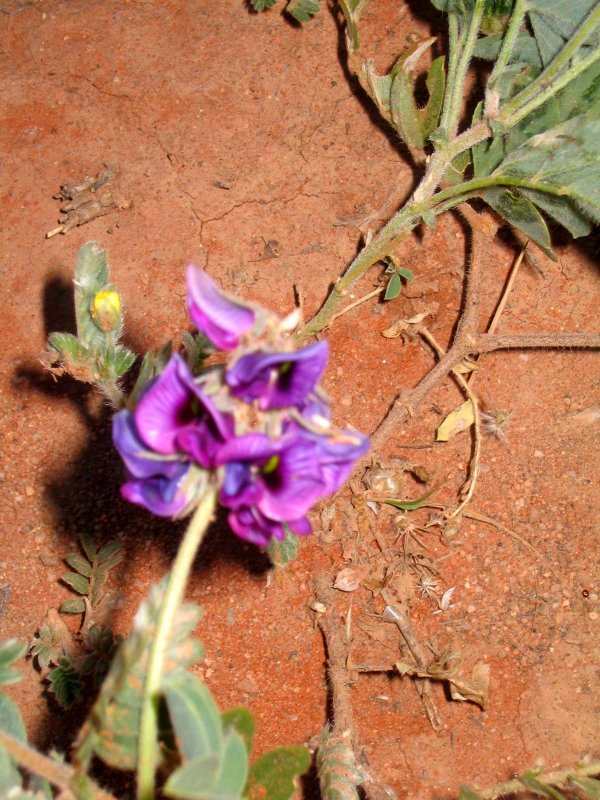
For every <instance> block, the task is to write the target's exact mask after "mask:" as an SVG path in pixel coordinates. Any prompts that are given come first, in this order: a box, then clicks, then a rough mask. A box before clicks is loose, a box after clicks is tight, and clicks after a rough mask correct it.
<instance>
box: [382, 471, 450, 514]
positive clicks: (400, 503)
mask: <svg viewBox="0 0 600 800" xmlns="http://www.w3.org/2000/svg"><path fill="white" fill-rule="evenodd" d="M444 483H446V478H444V480H443V481H440V482H439V483H436V485H435V486H433V487H432V488H431V489H430V490H429V491H428V492H426V493H425V494H424V495H422V496H421V497H419V498H417V499H416V500H384V501H383V502H384V503H385V504H386V505H388V506H393V507H394V508H399V509H400V510H401V511H416V510H417V508H421V506H422V505H423V503H424V502H425V501H426V500H428V499H429V498H430V497H431V495H432V494H435V492H437V490H438V489H439V488H440V487H441V486H443V485H444Z"/></svg>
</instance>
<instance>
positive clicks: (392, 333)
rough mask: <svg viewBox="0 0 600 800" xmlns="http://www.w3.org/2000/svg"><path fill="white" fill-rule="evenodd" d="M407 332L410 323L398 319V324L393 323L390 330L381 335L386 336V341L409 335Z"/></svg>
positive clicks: (382, 332) (387, 329)
mask: <svg viewBox="0 0 600 800" xmlns="http://www.w3.org/2000/svg"><path fill="white" fill-rule="evenodd" d="M407 331H408V323H407V322H406V321H405V320H403V319H398V320H396V322H393V323H392V324H391V325H390V327H389V328H386V329H385V330H384V331H381V335H382V336H385V338H386V339H397V338H398V336H402V334H405V333H407Z"/></svg>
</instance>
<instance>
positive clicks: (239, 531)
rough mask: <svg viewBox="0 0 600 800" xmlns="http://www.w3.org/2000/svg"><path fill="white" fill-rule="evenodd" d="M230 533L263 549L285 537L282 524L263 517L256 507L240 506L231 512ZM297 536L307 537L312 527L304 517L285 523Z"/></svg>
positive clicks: (229, 518)
mask: <svg viewBox="0 0 600 800" xmlns="http://www.w3.org/2000/svg"><path fill="white" fill-rule="evenodd" d="M228 521H229V524H230V526H231V529H232V531H233V532H234V533H235V534H236V536H239V537H240V539H244V540H245V541H247V542H251V543H252V544H257V545H260V546H261V547H265V546H266V545H268V544H269V542H270V541H271V539H279V540H282V539H283V538H284V537H285V531H284V527H283V523H281V522H277V521H276V520H272V519H269V518H268V517H265V515H264V514H262V513H261V512H260V511H259V510H258V509H257V508H256V507H249V506H241V507H240V508H236V509H235V510H234V511H231V512H230V514H229V517H228ZM285 524H286V525H287V526H288V528H290V530H291V531H292V533H295V534H296V535H297V536H307V535H308V534H309V533H310V532H311V531H312V527H311V524H310V522H309V521H308V520H307V519H306V517H302V518H301V519H297V520H293V521H288V522H286V523H285Z"/></svg>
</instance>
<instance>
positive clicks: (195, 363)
mask: <svg viewBox="0 0 600 800" xmlns="http://www.w3.org/2000/svg"><path fill="white" fill-rule="evenodd" d="M181 340H182V344H183V349H184V352H185V360H186V361H187V365H188V367H189V370H190V372H191V373H192V375H198V374H199V373H200V371H201V370H202V368H203V367H204V362H205V361H206V359H207V358H208V356H209V355H210V354H211V353H212V352H213V351H214V347H213V346H212V344H211V343H210V342H209V340H208V339H207V338H206V336H205V335H204V334H203V333H197V334H196V335H192V334H191V333H189V332H188V331H184V332H183V334H182V336H181Z"/></svg>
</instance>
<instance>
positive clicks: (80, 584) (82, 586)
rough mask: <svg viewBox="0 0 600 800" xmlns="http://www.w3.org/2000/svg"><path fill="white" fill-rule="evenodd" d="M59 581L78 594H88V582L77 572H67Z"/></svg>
mask: <svg viewBox="0 0 600 800" xmlns="http://www.w3.org/2000/svg"><path fill="white" fill-rule="evenodd" d="M61 581H64V583H66V584H67V585H68V586H70V587H71V589H74V590H75V591H76V592H77V593H78V594H85V595H87V594H89V591H90V582H89V581H88V580H87V578H84V577H83V575H79V574H78V573H77V572H67V574H66V575H62V576H61Z"/></svg>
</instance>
